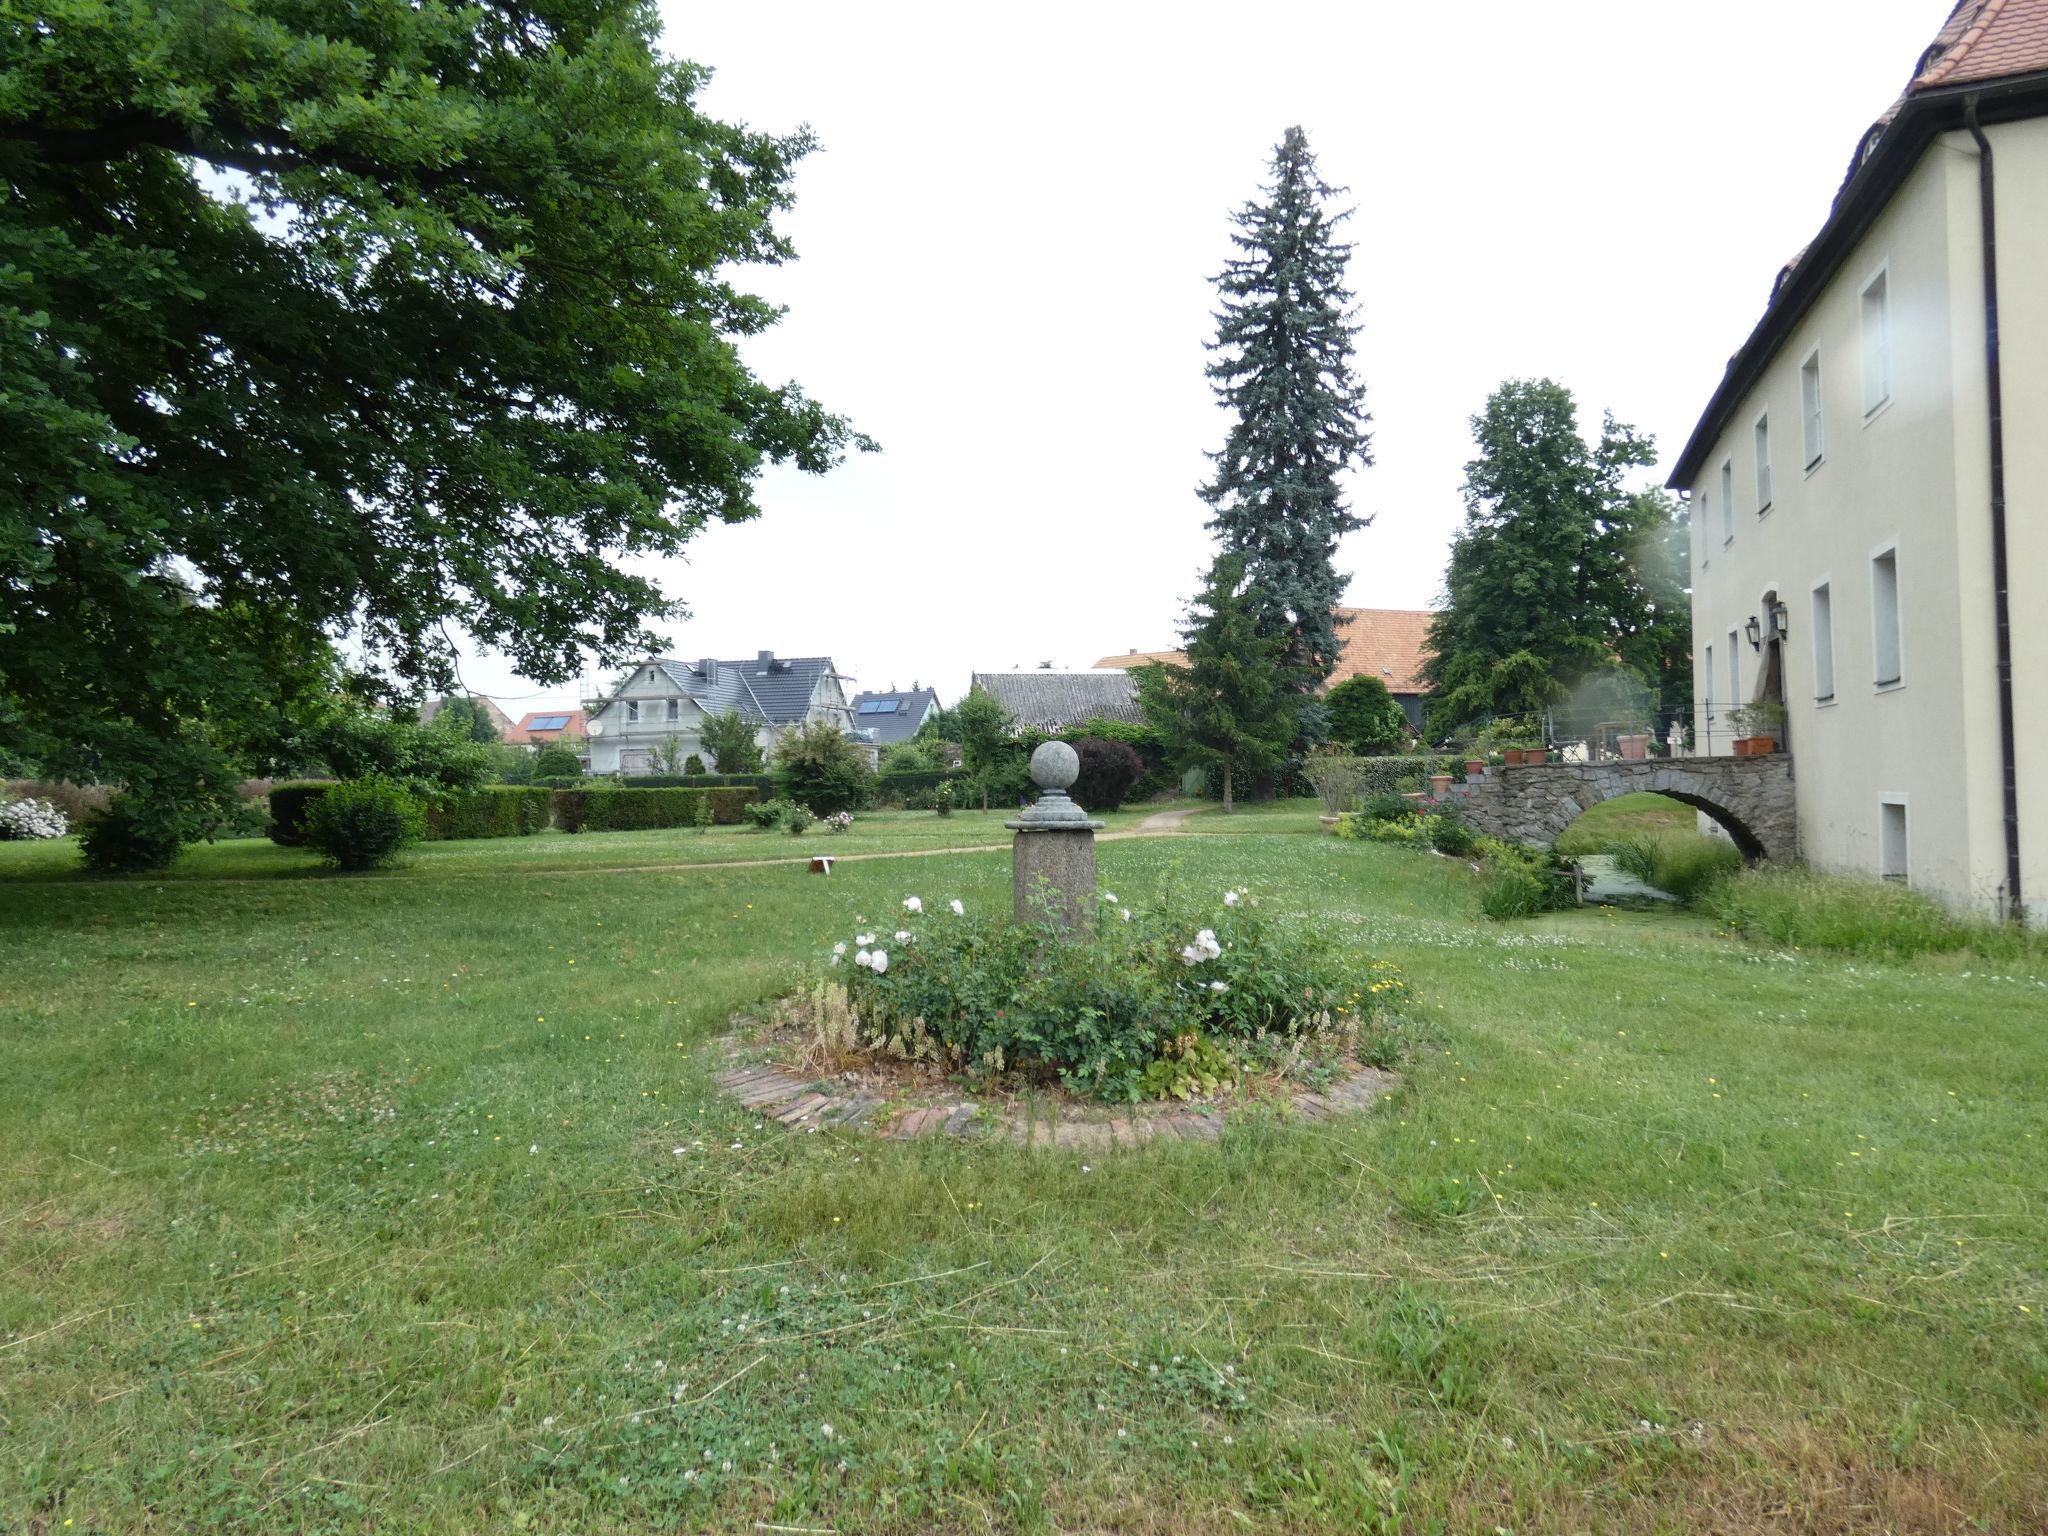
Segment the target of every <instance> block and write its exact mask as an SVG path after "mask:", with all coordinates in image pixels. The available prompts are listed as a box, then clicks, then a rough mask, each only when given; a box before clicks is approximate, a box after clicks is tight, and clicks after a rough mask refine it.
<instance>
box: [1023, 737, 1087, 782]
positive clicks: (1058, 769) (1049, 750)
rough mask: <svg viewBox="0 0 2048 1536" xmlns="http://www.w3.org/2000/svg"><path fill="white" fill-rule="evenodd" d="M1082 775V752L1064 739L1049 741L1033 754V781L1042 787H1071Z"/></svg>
mask: <svg viewBox="0 0 2048 1536" xmlns="http://www.w3.org/2000/svg"><path fill="white" fill-rule="evenodd" d="M1080 777H1081V754H1080V753H1078V752H1076V751H1075V750H1074V749H1073V748H1072V747H1070V746H1068V745H1067V744H1066V743H1065V742H1064V741H1048V742H1045V743H1043V744H1042V745H1041V746H1040V747H1039V748H1038V750H1037V751H1036V752H1033V753H1032V754H1031V782H1032V783H1034V784H1036V785H1037V786H1038V787H1039V788H1040V789H1071V788H1073V787H1074V780H1076V779H1078V778H1080Z"/></svg>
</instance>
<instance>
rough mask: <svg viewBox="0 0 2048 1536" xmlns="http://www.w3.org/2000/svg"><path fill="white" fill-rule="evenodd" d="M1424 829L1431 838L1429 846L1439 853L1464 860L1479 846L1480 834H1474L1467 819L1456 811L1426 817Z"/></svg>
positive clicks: (1443, 811) (1444, 811)
mask: <svg viewBox="0 0 2048 1536" xmlns="http://www.w3.org/2000/svg"><path fill="white" fill-rule="evenodd" d="M1422 821H1423V828H1424V831H1425V833H1426V834H1427V836H1428V838H1429V846H1430V847H1432V848H1434V849H1435V850H1436V851H1437V852H1438V853H1448V854H1451V855H1453V856H1454V857H1458V858H1462V857H1464V856H1465V855H1466V854H1468V853H1470V852H1472V850H1473V849H1475V848H1476V847H1478V846H1479V834H1478V833H1476V832H1474V831H1473V830H1472V828H1471V826H1470V825H1469V824H1468V823H1467V822H1466V821H1465V819H1464V818H1463V817H1462V816H1460V815H1458V814H1457V813H1456V812H1455V811H1451V810H1442V811H1438V812H1437V813H1435V814H1434V815H1431V816H1425V817H1424V818H1423V819H1422Z"/></svg>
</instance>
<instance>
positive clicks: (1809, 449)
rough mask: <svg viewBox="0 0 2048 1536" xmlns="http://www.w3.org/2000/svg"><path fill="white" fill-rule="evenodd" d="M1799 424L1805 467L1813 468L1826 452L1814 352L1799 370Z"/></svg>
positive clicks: (1817, 371)
mask: <svg viewBox="0 0 2048 1536" xmlns="http://www.w3.org/2000/svg"><path fill="white" fill-rule="evenodd" d="M1799 422H1800V431H1801V433H1802V434H1803V435H1802V443H1803V446H1804V447H1805V449H1806V467H1807V468H1808V469H1811V468H1813V466H1814V465H1816V464H1818V463H1819V462H1820V461H1821V455H1822V454H1823V453H1824V452H1826V449H1827V439H1826V435H1825V433H1824V432H1823V430H1822V422H1821V413H1820V353H1819V352H1818V351H1816V352H1815V353H1814V354H1813V355H1812V356H1811V357H1809V358H1808V359H1807V360H1806V362H1805V363H1804V364H1803V365H1801V367H1800V369H1799Z"/></svg>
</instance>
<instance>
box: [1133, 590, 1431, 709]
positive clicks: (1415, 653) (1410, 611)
mask: <svg viewBox="0 0 2048 1536" xmlns="http://www.w3.org/2000/svg"><path fill="white" fill-rule="evenodd" d="M1335 612H1336V615H1337V617H1338V619H1339V620H1340V621H1345V622H1340V623H1339V625H1338V629H1337V643H1338V645H1339V647H1340V649H1339V651H1338V653H1337V667H1336V670H1335V671H1333V672H1332V673H1331V674H1330V682H1329V686H1330V687H1332V688H1334V687H1336V686H1337V684H1339V683H1341V682H1344V681H1345V680H1346V679H1348V678H1353V677H1376V678H1378V679H1379V680H1380V681H1381V682H1383V683H1385V684H1386V685H1387V692H1389V693H1427V692H1429V683H1428V682H1427V681H1426V680H1425V679H1424V678H1423V675H1422V668H1423V664H1424V663H1425V662H1427V661H1428V660H1429V621H1430V620H1431V619H1433V618H1435V617H1436V615H1435V614H1433V613H1430V612H1428V611H1426V610H1424V609H1419V608H1339V609H1336V610H1335ZM1186 660H1187V658H1186V657H1185V656H1183V655H1182V654H1181V653H1180V652H1179V651H1128V652H1126V653H1125V654H1124V655H1122V656H1105V657H1103V658H1102V660H1100V661H1098V662H1097V663H1095V665H1096V666H1097V667H1098V668H1102V667H1124V668H1129V667H1142V666H1145V665H1147V664H1148V663H1152V662H1159V663H1163V664H1164V665H1166V666H1169V667H1178V666H1181V665H1183V664H1184V663H1185V662H1186Z"/></svg>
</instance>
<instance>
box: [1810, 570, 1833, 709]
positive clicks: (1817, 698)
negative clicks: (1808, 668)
mask: <svg viewBox="0 0 2048 1536" xmlns="http://www.w3.org/2000/svg"><path fill="white" fill-rule="evenodd" d="M1806 597H1807V602H1806V628H1807V631H1808V635H1809V638H1810V643H1811V644H1812V647H1813V702H1814V703H1815V704H1816V705H1817V706H1820V707H1823V708H1825V707H1827V706H1829V705H1832V704H1833V703H1834V702H1835V687H1836V682H1835V679H1836V671H1835V587H1834V580H1833V577H1832V576H1823V577H1821V578H1820V580H1818V581H1816V582H1815V583H1814V584H1813V585H1812V586H1810V587H1808V588H1807V589H1806ZM1823 606H1825V607H1826V609H1827V622H1826V623H1825V624H1823V623H1822V622H1821V618H1820V610H1821V608H1822V607H1823ZM1823 640H1825V642H1826V643H1825V645H1823V643H1822V642H1823ZM1823 657H1825V659H1823ZM1823 681H1825V682H1826V683H1827V691H1826V692H1825V693H1823V692H1822V691H1821V683H1822V682H1823Z"/></svg>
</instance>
